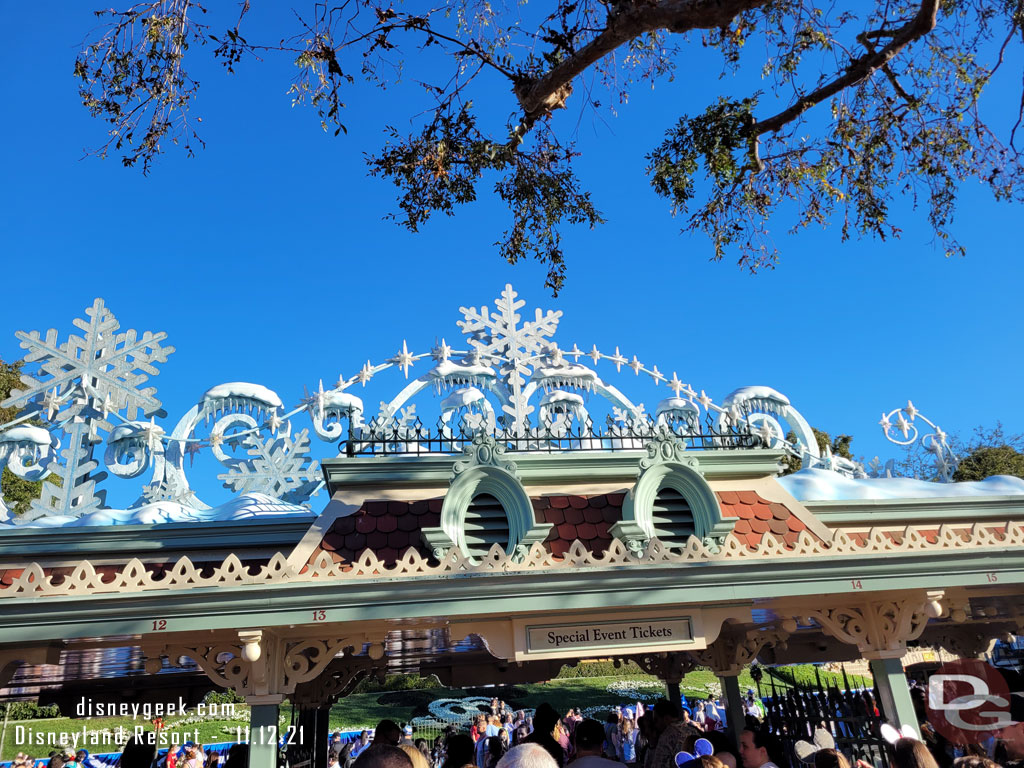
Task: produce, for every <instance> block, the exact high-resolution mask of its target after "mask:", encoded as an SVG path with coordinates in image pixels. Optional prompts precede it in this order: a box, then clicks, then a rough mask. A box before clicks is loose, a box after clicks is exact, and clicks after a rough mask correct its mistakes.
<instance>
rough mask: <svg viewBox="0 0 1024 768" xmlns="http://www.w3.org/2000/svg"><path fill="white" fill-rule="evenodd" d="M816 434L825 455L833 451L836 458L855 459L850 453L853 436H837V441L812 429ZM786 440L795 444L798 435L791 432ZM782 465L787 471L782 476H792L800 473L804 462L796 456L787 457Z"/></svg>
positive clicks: (815, 436)
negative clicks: (828, 451)
mask: <svg viewBox="0 0 1024 768" xmlns="http://www.w3.org/2000/svg"><path fill="white" fill-rule="evenodd" d="M811 430H812V431H813V432H814V439H815V440H816V441H817V443H818V450H819V451H820V452H821V453H822V454H824V453H825V450H826V449H829V450H831V451H832V454H833V455H834V456H842V457H843V458H844V459H851V460H852V459H853V454H852V453H851V452H850V443H851V442H853V435H836V437H835V439H832V436H831V435H829V433H828V432H822V431H821V430H820V429H816V428H815V427H811ZM786 440H788V441H789V442H791V443H792V442H793V441H794V440H796V433H795V432H790V433H789V434H788V435H786ZM782 464H783V466H784V467H785V469H784V470H783V472H782V475H783V476H785V475H791V474H793V473H794V472H799V471H800V469H801V468H802V467H803V461H801V460H800V459H799V458H798V457H796V456H785V457H784V458H783V459H782Z"/></svg>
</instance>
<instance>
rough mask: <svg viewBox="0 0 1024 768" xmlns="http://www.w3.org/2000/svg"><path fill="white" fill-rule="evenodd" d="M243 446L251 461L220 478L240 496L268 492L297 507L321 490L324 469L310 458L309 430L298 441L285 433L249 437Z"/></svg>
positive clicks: (245, 461)
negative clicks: (263, 438)
mask: <svg viewBox="0 0 1024 768" xmlns="http://www.w3.org/2000/svg"><path fill="white" fill-rule="evenodd" d="M242 445H243V446H244V447H245V448H247V449H248V450H247V453H248V454H249V456H250V458H249V459H246V460H243V461H240V462H238V463H237V464H236V465H235V466H234V467H232V469H231V470H230V471H228V472H226V473H224V474H220V475H217V477H218V479H220V480H222V481H223V482H224V487H225V488H230V489H231V490H233V491H235V492H236V493H265V494H267V495H268V496H273V497H274V498H277V499H281V500H282V501H287V502H290V503H293V504H301V503H303V502H305V501H307V500H308V499H309V497H310V496H313V495H315V494H317V493H319V491H320V486H321V484H322V483H321V480H320V466H319V464H317V462H315V461H313V460H312V458H311V457H310V455H309V430H307V429H303V430H301V431H299V432H298V433H297V434H296V435H295V437H294V439H292V438H291V437H290V436H288V435H286V434H283V435H281V436H279V437H274V436H273V435H272V436H270V437H268V438H267V439H266V440H262V439H261V438H260V436H259V435H257V434H251V435H247V436H246V439H245V441H244V442H243V443H242Z"/></svg>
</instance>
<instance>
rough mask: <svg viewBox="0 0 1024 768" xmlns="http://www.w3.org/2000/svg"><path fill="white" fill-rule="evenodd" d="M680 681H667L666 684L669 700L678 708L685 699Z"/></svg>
mask: <svg viewBox="0 0 1024 768" xmlns="http://www.w3.org/2000/svg"><path fill="white" fill-rule="evenodd" d="M680 682H681V681H679V680H666V681H665V686H666V687H667V688H668V700H669V701H671V702H672V703H673V704H675V705H676V708H677V709H678V708H679V707H680V706H682V705H681V704H680V702H681V701H682V700H683V694H682V691H681V690H680V689H679V683H680Z"/></svg>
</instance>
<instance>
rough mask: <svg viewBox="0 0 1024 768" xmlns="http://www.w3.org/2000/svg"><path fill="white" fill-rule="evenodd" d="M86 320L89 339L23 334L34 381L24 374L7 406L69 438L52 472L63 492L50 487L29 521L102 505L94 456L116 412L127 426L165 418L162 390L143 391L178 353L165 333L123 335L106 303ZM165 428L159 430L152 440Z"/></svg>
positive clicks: (81, 326)
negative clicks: (60, 339) (159, 396)
mask: <svg viewBox="0 0 1024 768" xmlns="http://www.w3.org/2000/svg"><path fill="white" fill-rule="evenodd" d="M85 313H86V315H87V316H88V319H87V320H82V319H76V320H74V321H73V322H74V325H75V326H76V327H77V328H79V329H80V330H81V331H82V332H83V333H82V335H78V334H71V335H69V336H68V338H67V341H65V342H64V343H58V332H57V329H56V328H51V329H50V330H48V331H47V332H46V335H45V336H43V335H42V334H41V333H40V332H39V331H30V332H25V331H18V332H17V333H16V336H17V338H18V339H19V340H20V341H21V346H22V347H23V348H24V349H27V350H28V353H27V354H26V355H25V357H24V358H23V361H24V363H26V364H27V365H29V366H31V365H32V364H38V366H39V367H38V370H37V371H36V372H35V375H29V374H28V373H25V374H22V376H21V382H22V384H24V385H25V386H24V388H22V389H15V390H12V391H11V396H10V397H8V398H7V399H6V400H4V401H3V403H0V406H3V407H10V406H23V410H24V414H25V415H28V414H36V415H38V416H40V417H42V418H44V419H46V420H47V421H48V422H50V424H51V430H54V429H60V430H62V431H63V432H64V433H65V434H66V435H67V440H66V441H65V445H66V446H67V447H66V448H65V449H64V450H63V451H61V452H60V457H61V458H63V460H64V461H63V462H61V461H60V459H59V458H54V459H53V460H52V461H51V462H50V463H49V464H48V465H47V467H46V468H47V470H48V471H49V472H50V473H51V474H54V475H57V476H59V477H60V478H61V483H60V484H59V485H57V484H53V483H44V484H43V489H42V495H41V497H40V498H39V499H36V500H34V501H33V502H32V507H31V509H30V510H29V512H28V513H26V514H25V515H24V516H23V517H22V519H23V520H33V519H35V518H38V517H44V516H49V515H58V516H67V517H79V516H81V515H83V514H85V513H86V512H91V511H94V510H96V509H100V508H101V507H102V506H103V501H104V493H103V492H102V491H99V490H97V489H96V484H97V483H99V482H100V481H102V480H103V479H104V478H105V477H106V473H104V472H98V471H96V470H97V469H98V467H99V462H97V461H96V460H94V458H93V451H94V448H95V446H96V444H97V443H98V442H99V440H100V435H99V431H100V430H104V431H110V430H111V429H113V426H112V425H111V423H110V421H109V420H108V419H109V417H110V415H111V414H112V413H117V414H120V412H121V411H124V412H125V416H126V418H127V420H128V421H132V420H134V419H136V418H137V417H138V415H139V414H140V413H142V414H143V415H144V416H146V417H152V416H154V415H157V414H159V415H163V413H162V411H161V410H160V401H159V400H157V398H156V387H145V388H143V387H141V385H142V384H143V383H145V382H146V381H147V380H148V379H149V377H150V376H155V375H156V374H157V373H158V371H157V368H156V365H155V364H156V363H162V362H165V361H166V360H167V356H168V355H170V354H171V353H172V352H173V351H174V347H163V346H161V342H162V341H163V340H164V339H166V338H167V335H166V334H165V333H151V332H149V331H146V332H145V333H143V334H142V336H141V337H140V336H139V335H138V332H137V331H134V330H130V331H124V332H118V331H119V329H120V327H121V326H120V323H118V321H117V318H116V317H114V315H113V313H111V312H110V310H109V309H107V308H106V307H105V306H104V304H103V300H102V299H96V300H95V301H94V302H93V304H92V306H91V307H90V308H88V309H86V310H85ZM157 429H158V428H157V427H156V426H155V424H154V425H153V434H154V435H156V430H157Z"/></svg>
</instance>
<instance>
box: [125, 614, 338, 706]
mask: <svg viewBox="0 0 1024 768" xmlns="http://www.w3.org/2000/svg"><path fill="white" fill-rule="evenodd" d="M237 637H238V639H237V641H234V642H232V641H230V640H226V641H220V642H217V643H210V644H196V645H184V644H169V645H166V646H164V647H162V648H159V649H156V648H152V649H147V650H146V651H145V655H146V657H147V664H149V663H150V662H152V661H153V660H154V659H155V660H159V657H160V656H168V657H170V658H172V659H177V658H178V657H180V656H187V657H188V658H190V659H192V660H193V661H195V663H196V664H197V665H198V666H199V668H200V669H202V670H203V672H205V673H206V676H207V677H209V678H210V680H212V681H213V682H214V683H216V684H217V685H219V686H221V687H222V688H231V689H233V690H234V691H235V692H236V693H238V694H240V695H242V696H245V697H246V698H247V699H249V698H253V697H259V698H260V699H261V700H266V699H268V698H269V699H273V698H283V697H284V696H288V695H290V694H292V693H293V692H294V691H295V687H296V686H297V685H299V684H300V683H304V682H307V681H308V680H312V679H313V678H315V677H316V676H317V675H319V674H320V673H321V672H322V671H323V670H324V668H325V667H326V666H327V665H328V664H330V663H331V661H332V660H333V659H334V658H335V657H336V656H337V655H338V654H339V653H340V652H342V651H343V650H345V649H346V647H350V646H351V645H352V643H353V638H342V639H330V640H286V639H282V638H280V637H278V636H277V635H276V634H275V633H273V632H271V631H269V630H266V629H242V630H239V631H238V635H237Z"/></svg>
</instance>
